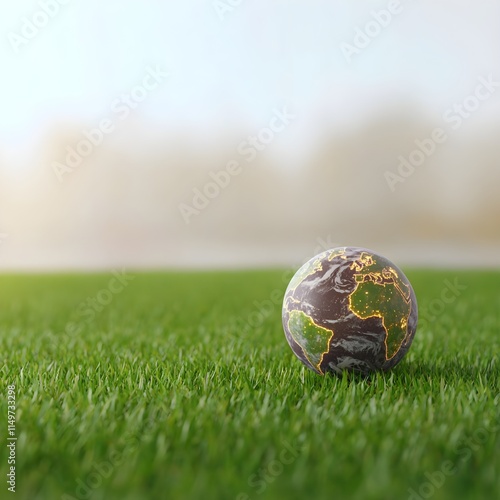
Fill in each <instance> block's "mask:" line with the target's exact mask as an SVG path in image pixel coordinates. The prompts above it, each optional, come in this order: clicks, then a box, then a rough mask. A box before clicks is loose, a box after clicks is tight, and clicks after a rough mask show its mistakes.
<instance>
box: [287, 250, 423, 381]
mask: <svg viewBox="0 0 500 500" xmlns="http://www.w3.org/2000/svg"><path fill="white" fill-rule="evenodd" d="M417 316H418V312H417V302H416V298H415V294H414V292H413V289H412V287H411V284H410V282H409V281H408V279H407V278H406V276H405V275H404V273H403V272H402V271H401V270H400V269H398V268H397V267H396V266H395V265H394V264H393V263H392V262H390V261H389V260H388V259H386V258H384V257H382V256H380V255H378V254H376V253H375V252H372V251H370V250H367V249H363V248H355V247H343V248H336V249H333V250H329V251H327V252H323V253H322V254H320V255H317V256H316V257H314V258H312V259H311V260H309V261H308V262H307V263H306V264H304V265H303V266H302V267H301V268H300V269H299V270H298V271H297V273H296V274H295V276H294V277H293V278H292V280H291V281H290V284H289V286H288V288H287V291H286V293H285V298H284V301H283V327H284V330H285V335H286V338H287V340H288V343H289V344H290V346H291V348H292V350H293V352H294V353H295V354H296V356H297V357H298V358H299V359H300V360H301V361H302V362H303V363H304V364H305V365H306V366H308V367H309V368H310V369H312V370H314V371H316V372H317V373H320V374H324V373H325V372H328V371H329V372H335V373H340V372H342V371H344V370H348V371H360V372H362V373H370V372H373V371H376V370H388V369H390V368H392V367H393V366H395V365H396V364H397V363H398V362H399V361H401V359H402V358H403V356H404V355H405V354H406V352H407V351H408V349H409V347H410V345H411V342H412V340H413V337H414V335H415V331H416V326H417Z"/></svg>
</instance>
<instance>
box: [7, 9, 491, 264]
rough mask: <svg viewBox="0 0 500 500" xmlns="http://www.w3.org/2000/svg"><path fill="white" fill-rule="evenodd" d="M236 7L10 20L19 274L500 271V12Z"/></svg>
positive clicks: (10, 170) (10, 185) (10, 175)
mask: <svg viewBox="0 0 500 500" xmlns="http://www.w3.org/2000/svg"><path fill="white" fill-rule="evenodd" d="M237 3H238V2H234V1H233V2H229V1H225V0H221V1H215V2H214V1H211V0H184V1H182V2H159V1H149V2H144V1H139V0H107V1H106V2H102V1H98V0H87V1H85V2H78V1H76V0H74V1H68V0H66V1H65V2H63V1H62V0H39V1H18V2H7V3H5V5H3V6H2V16H1V18H0V34H1V39H2V43H1V44H0V57H1V61H2V78H1V80H0V138H1V142H0V268H1V269H3V270H23V271H32V270H70V269H78V270H80V269H82V270H87V269H88V270H99V269H110V268H116V267H119V266H124V267H128V268H137V269H141V268H145V269H146V268H205V267H206V268H210V267H217V268H226V267H227V268H237V267H265V266H277V265H280V266H282V265H283V266H284V265H286V266H288V265H298V264H300V263H301V262H302V261H304V260H305V259H307V258H309V257H311V256H312V255H314V253H315V252H316V251H318V250H319V249H321V248H322V247H330V246H345V245H349V246H351V245H352V246H365V247H368V248H372V249H373V250H376V251H378V252H380V253H382V254H385V255H386V256H387V257H389V258H390V259H392V260H394V261H396V262H397V263H398V264H401V265H414V266H417V265H424V266H462V267H464V266H466V267H478V266H480V267H496V266H499V265H500V231H499V227H500V224H499V223H500V161H499V158H500V142H499V135H500V83H496V82H500V30H499V29H498V22H499V19H500V1H485V2H481V3H480V4H477V3H473V2H470V1H458V0H453V1H451V0H450V1H444V2H439V3H437V2H434V1H431V0H426V1H419V2H416V1H404V0H402V1H401V2H397V1H369V2H368V1H360V2H345V1H326V0H325V1H322V0H311V1H308V2H299V1H290V0H287V1H285V0H281V1H275V2H269V1H267V0H253V1H252V2H250V1H244V0H243V1H241V2H240V3H239V4H238V5H232V4H237ZM433 138H434V139H433ZM435 138H438V139H439V141H436V140H435Z"/></svg>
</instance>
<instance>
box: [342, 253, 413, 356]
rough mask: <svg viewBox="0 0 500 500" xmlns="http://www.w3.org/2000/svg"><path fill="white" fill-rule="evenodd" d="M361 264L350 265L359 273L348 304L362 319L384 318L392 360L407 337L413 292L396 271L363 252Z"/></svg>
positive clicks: (387, 344)
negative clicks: (411, 294)
mask: <svg viewBox="0 0 500 500" xmlns="http://www.w3.org/2000/svg"><path fill="white" fill-rule="evenodd" d="M360 263H361V264H360ZM360 263H358V262H354V263H353V264H352V266H351V268H352V269H354V270H356V271H358V273H357V274H355V275H354V278H355V280H356V283H357V286H356V289H355V290H354V292H353V293H352V294H351V295H350V296H349V305H350V308H351V311H352V312H353V313H354V314H356V315H357V316H358V317H360V318H361V319H367V318H371V317H378V318H382V324H383V325H384V329H385V331H386V340H385V346H386V359H391V358H393V357H394V356H395V355H396V353H397V352H398V351H399V348H400V347H401V344H402V343H403V341H404V339H405V338H406V336H407V335H408V316H409V315H410V312H411V302H410V289H409V287H408V285H407V284H406V283H404V281H403V280H402V279H401V278H399V276H398V273H397V272H396V270H395V269H393V268H392V267H383V266H382V265H381V264H379V263H378V262H377V260H376V259H375V258H374V257H373V255H368V254H367V253H363V254H362V255H361V257H360ZM359 271H361V272H359ZM379 287H383V288H382V289H380V288H379ZM401 298H402V299H403V301H404V304H406V307H404V304H402V303H401Z"/></svg>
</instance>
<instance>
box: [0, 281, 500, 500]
mask: <svg viewBox="0 0 500 500" xmlns="http://www.w3.org/2000/svg"><path fill="white" fill-rule="evenodd" d="M110 277H111V276H110V275H95V276H11V275H7V276H5V275H4V276H1V277H0V283H1V286H0V343H1V352H2V356H3V360H2V365H1V366H2V370H1V381H2V387H1V389H2V395H1V397H0V415H1V416H2V417H1V419H0V422H1V423H0V425H1V428H2V433H1V436H2V441H3V443H2V446H1V447H0V450H1V451H0V471H1V472H2V477H4V480H3V481H2V485H1V486H0V498H11V497H12V498H18V499H29V500H36V499H48V500H57V499H60V498H65V499H69V498H78V499H83V498H92V499H103V500H104V499H106V500H113V499H120V500H127V499H163V498H165V499H216V500H224V499H236V498H238V499H239V500H243V499H247V498H249V499H281V498H283V499H296V498H297V499H298V498H303V499H316V500H320V499H336V498H338V499H341V500H343V499H351V498H352V499H360V500H370V499H384V500H387V499H407V498H409V497H410V492H409V489H413V490H414V491H416V492H419V491H421V493H422V498H434V499H454V500H455V499H457V498H460V499H463V498H465V499H468V498H470V499H475V500H476V499H490V498H498V497H499V496H500V479H499V478H500V433H499V431H498V425H499V423H500V398H499V393H500V391H499V385H500V384H499V374H500V369H499V364H498V357H499V356H498V354H499V351H500V349H499V331H500V312H499V311H500V286H499V284H500V273H499V272H454V271H450V272H438V271H414V272H408V277H409V278H410V280H411V281H412V283H413V285H414V288H415V291H416V294H417V298H418V300H419V307H420V311H421V316H422V318H423V321H422V326H421V327H420V328H419V330H418V331H417V335H416V337H415V341H414V344H413V346H412V348H411V350H410V352H409V354H408V355H407V357H406V358H405V359H404V360H403V361H402V362H401V364H400V365H398V366H397V367H396V368H395V369H394V370H393V371H392V372H390V373H386V374H377V375H375V376H373V377H371V378H369V379H360V378H357V377H350V378H349V377H343V378H337V377H334V376H326V377H321V376H319V375H316V374H315V373H313V372H311V371H309V370H307V369H306V368H304V367H302V365H301V364H300V362H299V361H298V360H297V359H296V358H295V357H294V356H293V354H292V353H291V350H290V348H289V347H288V345H287V343H286V341H285V337H284V334H283V331H282V327H281V308H280V306H273V307H267V308H265V311H264V312H263V313H262V314H261V315H260V316H259V314H258V312H259V308H258V306H256V305H255V303H254V301H258V302H262V301H266V300H268V299H270V298H271V297H272V298H274V299H275V300H276V298H277V297H279V296H280V295H282V294H283V292H284V290H285V287H286V278H285V279H284V278H283V272H278V271H269V272H239V273H184V274H183V273H165V274H139V275H137V276H136V277H135V279H134V280H133V281H132V282H131V283H130V284H129V285H128V286H127V287H126V289H125V290H124V291H123V292H121V293H117V294H116V295H114V296H113V298H112V302H111V303H110V304H109V305H108V306H106V307H105V308H104V309H103V310H102V311H100V312H98V313H96V314H95V317H91V314H90V313H88V311H87V312H85V311H84V310H83V309H82V308H81V307H80V304H81V303H82V302H83V301H85V300H87V298H89V297H94V296H95V295H96V294H97V293H98V292H99V291H100V290H102V289H105V288H106V287H107V285H108V282H109V279H110ZM455 278H457V279H458V281H459V283H461V284H463V285H466V286H467V289H466V290H464V291H462V292H460V293H459V294H457V296H455V297H452V298H450V297H451V295H450V294H448V295H446V297H447V301H448V303H446V304H445V303H443V302H441V301H440V296H441V293H442V290H443V289H445V288H446V285H445V283H444V280H445V279H448V280H450V281H453V280H454V279H455ZM267 306H269V303H268V304H267ZM429 311H438V312H439V314H436V317H435V318H430V315H431V313H430V312H429ZM249 322H250V323H251V324H252V325H253V326H251V327H249ZM68 323H74V324H75V325H78V328H77V329H76V330H71V331H70V333H66V332H65V330H66V327H67V325H68ZM9 384H15V385H16V392H17V424H16V425H17V429H16V431H17V437H18V440H17V463H16V467H17V469H16V472H17V492H16V495H15V496H12V495H11V494H10V493H9V492H8V491H7V484H6V483H5V482H4V481H5V475H4V474H6V471H7V448H6V446H5V444H6V441H5V430H6V427H7V423H6V422H7V407H6V405H7V403H6V399H7V386H8V385H9ZM287 447H292V448H293V449H294V450H295V451H293V452H290V451H287V450H288V448H287ZM284 462H286V463H284ZM448 462H452V464H453V467H454V472H453V474H449V475H446V476H443V475H441V474H439V473H436V471H440V470H442V469H443V467H445V468H446V467H447V466H450V464H449V463H448ZM429 477H433V478H434V481H438V483H439V482H443V479H444V484H442V485H441V486H439V487H435V486H432V485H431V486H429V481H430V480H429ZM89 483H90V485H91V486H90V487H89V488H88V490H82V489H79V486H81V485H82V484H86V485H89ZM426 483H427V484H426ZM430 493H432V494H430ZM64 495H66V496H64ZM238 495H240V496H239V497H238ZM416 498H418V497H415V499H416Z"/></svg>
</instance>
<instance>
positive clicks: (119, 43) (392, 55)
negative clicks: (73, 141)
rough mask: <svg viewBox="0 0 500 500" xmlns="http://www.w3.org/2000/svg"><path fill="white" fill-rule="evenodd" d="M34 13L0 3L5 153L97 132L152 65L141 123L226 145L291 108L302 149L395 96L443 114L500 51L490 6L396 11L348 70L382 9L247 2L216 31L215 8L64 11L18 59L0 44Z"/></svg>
mask: <svg viewBox="0 0 500 500" xmlns="http://www.w3.org/2000/svg"><path fill="white" fill-rule="evenodd" d="M47 1H49V0H47ZM50 1H57V0H50ZM40 3H42V2H41V0H39V1H33V0H30V1H28V0H25V1H16V2H4V3H3V5H2V16H1V18H0V37H1V39H2V43H1V44H0V60H1V61H2V67H3V78H2V79H1V81H0V96H1V101H0V103H1V104H0V109H1V112H0V134H1V142H2V143H8V144H9V147H10V148H12V147H16V148H18V147H21V146H23V145H24V144H25V140H26V139H29V138H32V139H37V138H38V137H39V135H40V134H41V132H42V130H44V129H45V127H46V126H50V124H51V123H53V122H55V123H59V122H61V121H64V120H68V119H69V120H71V119H75V120H87V121H88V122H89V123H91V124H92V123H96V122H97V121H99V119H100V118H101V117H103V116H106V115H107V114H109V108H110V103H111V102H112V101H113V99H115V98H116V97H117V96H119V95H120V94H121V93H122V92H123V91H127V90H128V89H130V88H132V87H133V86H134V85H135V84H136V83H138V82H140V80H141V79H142V78H143V76H144V74H145V71H146V68H147V67H148V66H149V65H156V64H160V65H162V66H163V67H165V68H168V69H170V70H171V71H172V72H173V75H174V76H173V78H172V79H171V80H170V81H169V82H168V83H167V84H166V85H164V86H163V87H162V88H160V89H158V90H157V91H156V92H155V94H154V98H153V99H148V101H147V102H145V103H144V104H143V105H141V107H140V113H141V114H142V115H144V116H146V117H147V116H150V117H151V118H156V119H159V120H161V122H163V123H165V124H166V126H168V125H170V126H173V127H174V126H179V125H183V126H186V127H189V130H191V131H193V132H198V133H200V135H205V134H211V133H217V132H220V133H224V132H225V131H227V130H228V129H229V130H230V129H231V128H232V127H233V125H234V123H235V122H238V121H239V122H241V123H243V124H245V123H246V124H248V125H249V126H251V127H261V126H262V124H264V123H266V122H267V120H268V119H269V116H270V113H271V110H272V109H273V108H274V107H276V106H279V105H281V104H283V103H285V102H288V103H290V104H291V105H292V106H293V108H294V109H295V110H296V111H297V113H299V114H301V117H302V120H301V127H302V128H301V129H299V130H300V131H299V132H297V133H298V134H299V135H300V137H301V138H302V140H304V141H307V138H308V136H310V135H311V134H314V133H315V132H314V131H315V127H314V125H315V123H316V124H317V120H318V116H323V117H326V119H328V121H330V122H333V123H337V124H339V125H340V126H349V125H350V124H351V123H352V122H353V121H354V122H356V121H357V120H358V119H360V118H361V119H363V118H365V119H366V116H367V115H368V114H370V110H376V109H379V108H380V106H381V105H383V106H385V105H386V104H387V102H391V100H392V101H394V102H395V103H397V102H398V99H399V98H408V97H410V98H413V99H414V100H415V102H416V104H417V105H418V106H421V105H428V106H429V108H430V109H431V110H432V109H435V110H436V112H439V113H440V112H441V110H443V109H446V107H447V106H448V105H449V103H451V102H452V100H453V99H454V98H457V99H461V98H463V96H464V95H467V93H468V92H470V90H471V89H472V88H473V87H474V84H475V81H476V79H477V76H479V75H487V74H488V73H490V72H491V71H493V70H494V69H495V68H496V67H497V65H498V60H499V52H500V43H499V42H500V40H499V38H500V31H499V30H498V20H499V19H500V2H499V1H488V2H481V4H480V7H478V4H477V3H474V2H471V1H457V0H449V1H443V2H439V3H437V2H435V1H430V0H428V1H422V2H416V1H405V0H402V1H401V8H402V12H401V13H400V14H398V15H397V16H394V18H393V20H392V21H391V23H390V25H389V26H388V27H387V28H384V29H383V30H382V32H381V34H380V35H379V36H378V37H375V38H374V39H373V40H372V42H371V44H370V46H369V47H367V48H366V49H364V50H363V51H362V52H361V54H359V55H355V56H354V58H353V62H352V63H351V64H348V63H347V61H346V59H345V58H344V56H343V54H342V51H341V49H340V45H341V44H342V42H347V43H352V41H353V38H354V35H355V29H356V27H358V26H359V27H363V26H364V25H365V24H366V23H367V22H368V21H370V20H371V19H372V17H371V14H370V12H371V11H377V10H380V9H386V8H387V6H388V4H389V3H390V2H388V1H387V0H384V1H370V2H368V1H365V2H361V1H360V2H350V1H327V0H313V1H308V2H307V3H306V2H303V1H293V0H292V1H290V0H281V1H276V2H269V1H268V0H252V1H245V0H243V1H242V3H241V5H239V6H237V7H234V9H233V11H232V12H228V13H226V15H225V18H224V20H223V21H221V20H220V19H219V17H218V14H217V12H216V10H215V8H214V6H213V4H214V2H213V1H211V0H183V1H182V2H161V1H158V0H156V1H154V0H151V1H148V2H144V1H143V0H106V1H105V2H103V1H102V0H86V1H85V2H83V1H77V0H69V1H68V4H67V5H61V6H60V10H59V12H58V13H57V14H56V15H55V16H54V17H53V18H51V19H50V20H49V22H48V24H47V25H46V26H45V27H43V28H41V29H40V32H39V33H38V34H37V35H36V36H35V37H34V38H33V39H32V40H30V41H29V42H28V43H27V44H26V45H21V46H20V50H19V52H18V53H17V54H16V53H15V51H14V50H13V48H12V43H11V40H10V39H9V37H11V38H12V33H16V34H18V35H19V34H21V28H22V26H23V23H24V21H23V18H24V17H27V18H28V19H32V18H33V16H34V15H35V14H36V13H37V12H39V11H40ZM499 76H500V75H499ZM490 111H491V112H492V113H493V112H495V111H497V110H496V108H494V109H491V110H490ZM291 140H292V141H293V142H294V143H296V142H297V137H295V138H293V139H292V138H291Z"/></svg>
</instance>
